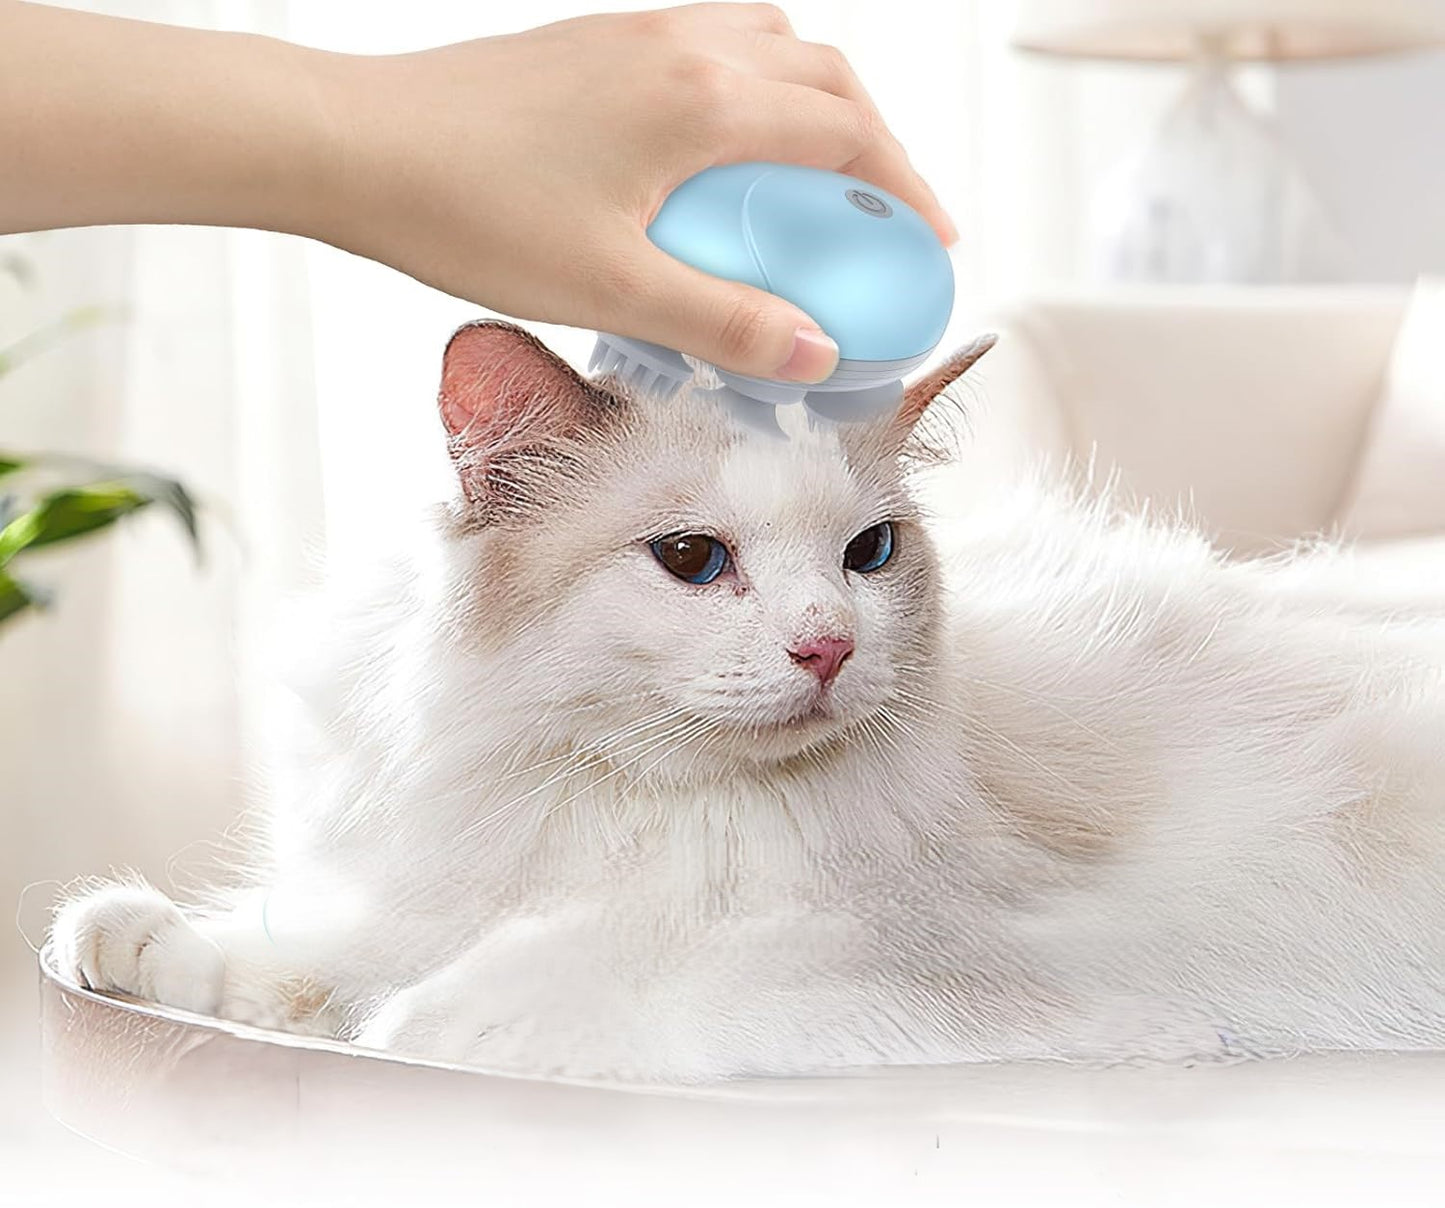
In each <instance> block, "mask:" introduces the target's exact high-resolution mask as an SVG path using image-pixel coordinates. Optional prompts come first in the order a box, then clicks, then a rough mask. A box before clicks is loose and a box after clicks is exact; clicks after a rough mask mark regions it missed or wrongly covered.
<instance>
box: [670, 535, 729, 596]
mask: <svg viewBox="0 0 1445 1208" xmlns="http://www.w3.org/2000/svg"><path fill="white" fill-rule="evenodd" d="M652 556H653V557H654V558H656V559H657V560H658V561H659V562H661V563H662V565H663V566H665V567H666V568H667V569H668V570H669V571H671V572H672V573H673V574H674V575H676V576H677V577H678V578H679V579H682V580H683V581H684V582H687V583H698V584H702V583H711V582H712V581H713V580H714V579H716V578H717V577H718V576H719V575H720V574H722V573H723V568H724V567H726V566H727V564H728V550H727V546H725V545H724V544H723V543H722V542H721V541H719V540H718V539H717V538H716V537H709V536H707V535H706V534H704V533H671V534H669V535H668V536H666V537H659V538H658V539H657V540H656V541H654V542H652Z"/></svg>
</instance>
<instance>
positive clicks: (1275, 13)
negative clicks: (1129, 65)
mask: <svg viewBox="0 0 1445 1208" xmlns="http://www.w3.org/2000/svg"><path fill="white" fill-rule="evenodd" d="M1013 42H1014V45H1015V46H1017V47H1019V48H1021V49H1024V50H1030V51H1036V52H1040V53H1043V54H1051V55H1062V56H1069V57H1077V58H1089V59H1114V60H1125V61H1148V62H1166V61H1177V60H1184V61H1188V62H1190V63H1191V64H1192V65H1193V70H1192V78H1191V80H1190V82H1189V85H1188V87H1187V88H1186V89H1185V91H1184V93H1183V95H1182V96H1181V97H1180V98H1179V100H1178V102H1176V104H1175V105H1174V107H1173V108H1172V109H1171V110H1170V111H1169V113H1168V114H1167V115H1166V117H1165V119H1164V121H1163V123H1162V124H1161V126H1160V128H1159V130H1158V131H1157V132H1156V134H1155V136H1154V138H1153V140H1152V141H1151V143H1150V144H1149V145H1148V146H1147V147H1145V148H1144V149H1143V150H1142V151H1141V152H1139V153H1138V154H1136V155H1134V156H1132V157H1131V158H1130V159H1129V160H1128V161H1127V162H1126V163H1125V164H1124V165H1122V166H1121V167H1120V169H1119V170H1118V171H1117V172H1116V173H1114V175H1113V176H1112V177H1110V178H1109V179H1108V180H1107V181H1106V182H1105V185H1104V187H1103V188H1102V189H1101V191H1100V196H1099V198H1098V201H1097V203H1096V210H1095V225H1096V228H1097V229H1098V232H1099V260H1100V268H1101V269H1102V272H1103V274H1104V275H1105V276H1107V277H1110V278H1113V279H1116V280H1141V281H1210V282H1248V281H1257V282H1266V281H1297V280H1309V279H1318V278H1320V277H1325V276H1329V275H1331V273H1332V271H1333V269H1334V268H1335V266H1334V265H1331V264H1329V263H1328V259H1329V255H1330V249H1329V234H1328V230H1329V228H1328V226H1327V224H1326V223H1325V222H1324V220H1323V217H1322V215H1321V211H1320V208H1319V205H1318V203H1317V202H1316V200H1315V198H1314V195H1313V193H1312V191H1311V190H1310V188H1309V186H1308V184H1307V183H1306V181H1305V180H1304V177H1303V175H1302V174H1301V173H1300V171H1299V169H1298V168H1297V167H1296V166H1295V165H1294V163H1293V162H1292V160H1291V158H1290V156H1289V155H1288V154H1287V153H1286V151H1285V148H1284V146H1283V143H1282V141H1281V139H1280V136H1279V133H1278V130H1277V128H1276V126H1275V125H1274V123H1273V122H1272V120H1271V119H1270V118H1269V117H1268V116H1267V115H1265V114H1263V113H1260V112H1259V111H1257V110H1255V109H1252V108H1251V107H1250V106H1249V105H1248V104H1247V103H1246V102H1245V100H1244V98H1243V97H1241V96H1240V94H1239V93H1238V92H1237V91H1236V90H1235V88H1234V86H1233V83H1232V81H1231V78H1230V77H1231V68H1232V66H1233V64H1234V63H1236V62H1239V61H1254V62H1269V63H1278V62H1284V61H1286V60H1292V59H1334V58H1345V57H1350V56H1356V55H1372V54H1384V53H1389V52H1394V51H1402V50H1408V49H1413V48H1422V47H1429V46H1441V45H1445V0H1022V2H1021V3H1020V5H1019V15H1018V20H1017V24H1016V27H1015V31H1014V38H1013Z"/></svg>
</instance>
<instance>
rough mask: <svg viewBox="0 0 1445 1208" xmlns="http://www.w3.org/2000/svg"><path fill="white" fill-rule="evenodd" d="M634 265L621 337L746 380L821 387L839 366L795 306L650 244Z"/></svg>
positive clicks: (617, 320)
mask: <svg viewBox="0 0 1445 1208" xmlns="http://www.w3.org/2000/svg"><path fill="white" fill-rule="evenodd" d="M635 267H636V272H637V277H636V280H637V281H638V282H639V286H638V288H636V289H634V290H630V291H628V293H627V296H626V297H625V299H620V300H619V302H620V307H619V309H618V311H615V312H614V318H613V320H612V321H613V323H614V324H615V325H616V326H615V330H616V331H617V334H618V335H624V336H633V337H635V338H637V339H641V340H650V341H651V342H652V343H654V344H662V345H664V346H665V347H667V348H675V349H677V350H678V351H679V352H685V353H688V354H689V355H690V356H695V357H697V358H699V359H700V360H704V361H707V362H709V363H710V364H713V365H716V366H718V367H719V368H720V369H727V370H730V371H731V372H733V373H742V374H747V375H748V376H749V377H761V378H780V379H783V380H785V381H790V382H821V381H822V380H823V379H824V378H826V377H827V376H828V375H829V374H830V373H832V372H833V369H834V367H835V366H836V365H837V363H838V346H837V344H835V343H834V342H833V341H832V340H831V339H830V338H829V337H828V336H827V335H826V334H824V332H823V331H822V330H821V329H820V328H819V327H818V325H817V324H816V323H814V322H813V320H812V319H810V318H809V317H808V316H807V314H806V313H804V312H803V311H801V310H799V309H798V308H797V307H796V306H794V305H793V304H792V303H791V302H787V301H784V300H783V299H782V298H779V297H777V296H775V295H773V294H770V293H766V292H764V291H763V290H760V289H754V288H752V286H749V285H740V284H738V283H737V282H736V281H725V280H723V279H722V278H720V277H712V276H709V275H708V274H707V273H704V272H701V271H699V270H698V269H695V268H693V267H691V266H690V265H687V264H683V263H682V261H680V260H675V259H673V257H671V256H669V255H668V254H667V253H666V252H664V251H662V250H661V249H660V248H658V247H655V246H654V245H653V244H651V243H647V244H646V247H645V248H643V249H641V250H640V251H639V253H638V263H637V265H636V266H635Z"/></svg>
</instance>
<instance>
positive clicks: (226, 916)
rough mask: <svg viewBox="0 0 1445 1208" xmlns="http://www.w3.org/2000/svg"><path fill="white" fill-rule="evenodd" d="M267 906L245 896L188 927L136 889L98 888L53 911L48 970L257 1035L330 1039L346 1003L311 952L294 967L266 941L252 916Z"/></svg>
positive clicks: (156, 894)
mask: <svg viewBox="0 0 1445 1208" xmlns="http://www.w3.org/2000/svg"><path fill="white" fill-rule="evenodd" d="M265 897H266V891H264V890H256V891H252V892H250V893H249V894H246V895H242V896H241V897H240V898H238V899H237V902H236V904H235V908H234V909H232V910H229V911H226V912H222V913H219V914H214V915H204V916H197V917H194V918H192V917H188V916H187V915H186V914H184V913H183V912H182V911H181V909H180V908H179V907H178V906H177V905H176V904H175V903H174V902H172V901H171V900H170V899H169V898H168V897H166V896H165V894H163V893H161V892H160V890H158V889H156V888H154V887H153V886H150V885H147V884H145V883H144V882H128V883H112V884H108V885H103V886H101V887H99V888H98V889H93V890H91V891H90V892H88V893H86V894H84V895H82V896H78V897H75V898H72V899H71V900H69V901H68V902H66V903H65V904H64V905H63V906H61V908H60V909H59V910H58V911H57V912H56V916H55V922H54V924H53V925H52V928H51V949H52V952H53V954H54V960H55V964H56V966H57V967H58V969H59V970H60V972H61V973H62V974H64V975H65V976H67V977H69V978H71V979H72V980H73V981H75V982H78V983H79V984H80V985H83V986H87V987H89V988H90V989H92V990H99V991H102V992H110V991H119V992H120V993H122V994H129V995H132V996H134V997H136V998H143V999H146V1000H147V1001H149V1002H155V1003H160V1004H161V1005H162V1006H167V1007H179V1008H180V1009H181V1010H185V1011H195V1012H197V1013H198V1014H202V1015H215V1016H219V1017H220V1018H222V1019H229V1020H234V1021H235V1022H237V1023H248V1024H254V1025H255V1026H257V1027H262V1028H272V1029H276V1030H279V1031H286V1032H299V1033H303V1034H306V1035H313V1036H334V1035H336V1034H338V1032H339V1030H340V1028H341V1025H342V1023H343V1020H344V1016H345V1011H344V1004H342V1003H341V1002H339V1001H338V997H337V995H336V994H335V992H334V988H333V987H332V986H331V985H330V984H328V982H327V980H326V979H325V978H324V977H322V976H319V975H318V973H317V971H316V968H315V965H316V959H315V958H316V955H317V954H316V953H314V952H309V951H308V952H307V954H306V955H307V956H308V957H309V958H310V959H308V960H301V959H298V953H297V952H295V951H291V950H290V949H282V948H280V947H278V946H277V945H276V944H275V943H274V942H273V941H272V939H271V937H270V935H269V934H268V933H267V931H266V925H265V921H264V913H263V912H262V910H260V909H258V908H257V902H259V901H263V900H264V898H265ZM253 899H254V900H253ZM308 947H310V946H308Z"/></svg>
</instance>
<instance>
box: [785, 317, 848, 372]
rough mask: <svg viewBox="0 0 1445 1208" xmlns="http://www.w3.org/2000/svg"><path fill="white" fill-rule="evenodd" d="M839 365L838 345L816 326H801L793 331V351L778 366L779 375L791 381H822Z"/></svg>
mask: <svg viewBox="0 0 1445 1208" xmlns="http://www.w3.org/2000/svg"><path fill="white" fill-rule="evenodd" d="M837 365H838V345H836V344H835V343H833V341H832V340H830V339H829V338H828V337H827V336H825V335H824V334H823V333H822V332H821V331H820V330H819V329H818V328H816V327H800V328H798V330H797V331H795V332H794V333H793V351H792V353H791V354H789V356H788V359H787V360H786V361H784V362H783V363H782V365H781V366H779V368H778V376H779V377H780V378H782V379H783V380H784V381H789V382H821V381H822V380H823V379H824V378H825V377H827V376H828V375H829V374H831V373H832V372H833V370H834V369H835V368H836V367H837Z"/></svg>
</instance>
